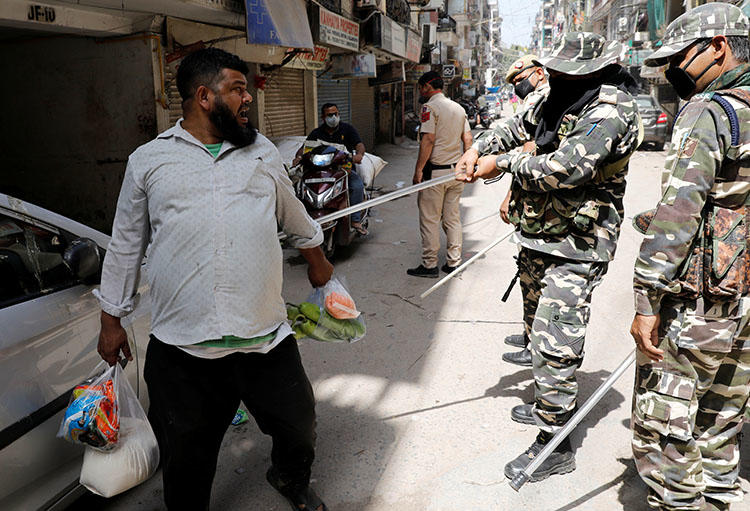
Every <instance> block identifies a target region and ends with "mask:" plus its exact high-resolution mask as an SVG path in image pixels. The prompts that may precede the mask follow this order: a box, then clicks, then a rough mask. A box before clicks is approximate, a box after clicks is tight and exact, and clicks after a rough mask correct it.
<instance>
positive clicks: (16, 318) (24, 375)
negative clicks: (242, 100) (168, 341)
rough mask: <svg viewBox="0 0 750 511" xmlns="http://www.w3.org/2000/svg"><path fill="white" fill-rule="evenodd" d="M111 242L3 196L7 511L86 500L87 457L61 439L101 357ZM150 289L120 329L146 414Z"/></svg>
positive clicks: (0, 426)
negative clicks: (102, 290)
mask: <svg viewBox="0 0 750 511" xmlns="http://www.w3.org/2000/svg"><path fill="white" fill-rule="evenodd" d="M108 243H109V236H107V235H105V234H103V233H101V232H98V231H96V230H94V229H91V228H89V227H86V226H85V225H81V224H79V223H78V222H75V221H73V220H70V219H68V218H65V217H63V216H60V215H57V214H55V213H52V212H50V211H47V210H45V209H42V208H39V207H37V206H34V205H32V204H29V203H26V202H23V201H20V200H18V199H14V198H12V197H9V196H7V195H4V194H0V509H2V510H4V511H9V510H15V509H19V510H20V509H22V510H33V509H62V508H64V507H65V506H67V505H68V504H70V503H71V502H72V501H73V500H75V499H76V498H78V497H79V496H81V495H82V494H83V493H84V492H85V489H84V488H83V487H82V486H80V485H79V484H78V477H79V475H80V470H81V461H82V455H83V447H82V446H79V445H73V444H71V443H68V442H66V441H64V440H62V439H60V438H57V437H56V434H57V430H58V428H59V426H60V421H61V419H62V415H63V411H64V409H65V408H66V407H67V405H68V400H69V398H70V394H71V390H72V389H73V387H75V386H76V385H77V384H78V383H80V382H81V381H83V380H84V379H86V378H87V377H88V376H89V375H90V374H91V372H92V371H93V370H94V368H95V367H96V365H97V364H98V363H99V362H100V361H101V358H100V357H99V355H98V354H97V352H96V344H97V340H98V336H99V316H100V308H99V304H98V301H97V300H96V298H95V297H94V296H93V294H92V291H93V289H94V288H95V286H96V285H98V283H99V275H100V271H101V261H102V259H103V256H104V253H105V250H106V247H107V244H108ZM146 293H147V288H146V286H142V287H141V288H140V289H139V294H140V295H141V296H140V300H139V301H138V306H137V307H136V310H135V311H134V312H133V313H132V314H131V315H129V316H128V317H127V318H125V319H124V320H123V326H124V327H125V330H126V331H127V332H128V337H129V339H130V342H131V349H132V352H133V358H134V360H133V362H131V363H129V364H128V365H127V367H126V369H125V374H126V375H127V376H128V379H129V380H130V383H131V385H132V386H133V389H134V390H136V392H137V393H138V397H139V399H140V400H141V403H142V404H144V408H146V404H147V403H146V399H147V392H146V385H145V383H144V382H143V379H142V377H141V376H140V375H141V374H142V371H143V362H144V360H145V356H146V345H147V342H148V334H149V326H150V325H149V324H150V314H149V310H150V307H149V303H148V296H147V294H146Z"/></svg>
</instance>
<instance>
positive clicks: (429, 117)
mask: <svg viewBox="0 0 750 511" xmlns="http://www.w3.org/2000/svg"><path fill="white" fill-rule="evenodd" d="M421 120H422V126H421V128H420V132H421V133H434V134H435V145H434V147H433V148H432V154H430V159H429V162H430V164H432V169H433V170H432V177H433V178H435V177H442V176H445V175H447V174H451V173H453V172H454V169H455V165H456V162H458V160H459V159H460V158H461V155H463V153H464V146H463V139H462V136H463V134H464V133H465V132H467V131H471V128H470V127H469V121H468V120H467V119H466V112H465V111H464V109H463V108H462V107H461V105H459V104H458V103H456V102H455V101H452V100H450V99H448V98H446V97H445V95H444V94H443V93H442V92H438V93H437V94H434V95H433V96H432V97H431V98H430V100H429V101H428V102H427V103H425V104H424V106H423V107H422V118H421ZM463 189H464V183H462V182H460V181H453V182H449V183H443V184H440V185H437V186H433V187H431V188H427V189H426V190H422V191H421V192H419V195H418V197H417V205H418V207H419V233H420V235H421V237H422V265H423V266H424V267H425V268H435V267H436V266H437V263H438V250H440V226H441V225H442V227H443V230H444V231H445V236H446V238H447V244H446V245H447V247H446V248H447V256H446V262H447V263H448V266H454V267H455V266H458V265H459V264H461V244H462V241H463V239H462V234H461V213H460V209H459V200H460V198H461V192H463Z"/></svg>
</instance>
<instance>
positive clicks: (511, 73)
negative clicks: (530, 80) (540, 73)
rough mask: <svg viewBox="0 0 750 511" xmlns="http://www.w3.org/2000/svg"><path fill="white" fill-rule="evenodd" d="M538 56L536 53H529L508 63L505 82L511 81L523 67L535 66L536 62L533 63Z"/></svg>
mask: <svg viewBox="0 0 750 511" xmlns="http://www.w3.org/2000/svg"><path fill="white" fill-rule="evenodd" d="M538 58H539V57H537V56H536V55H533V54H529V55H524V56H523V57H521V58H519V59H517V60H516V61H515V62H513V63H512V64H511V65H510V67H509V68H508V72H507V73H505V81H506V82H507V83H510V82H511V81H513V78H515V77H516V75H517V74H518V73H521V72H523V70H524V69H528V68H530V67H536V66H537V64H534V61H535V60H537V59H538Z"/></svg>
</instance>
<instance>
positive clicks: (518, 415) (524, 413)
mask: <svg viewBox="0 0 750 511" xmlns="http://www.w3.org/2000/svg"><path fill="white" fill-rule="evenodd" d="M533 410H534V403H527V404H525V405H518V406H514V407H513V408H512V409H511V410H510V418H511V419H513V420H514V421H515V422H520V423H521V424H535V422H536V421H534V413H533Z"/></svg>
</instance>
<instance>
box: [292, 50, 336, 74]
mask: <svg viewBox="0 0 750 511" xmlns="http://www.w3.org/2000/svg"><path fill="white" fill-rule="evenodd" d="M293 50H294V49H293V48H289V50H288V51H293ZM329 53H330V50H329V49H328V48H327V47H326V46H318V45H317V44H316V45H315V49H313V51H311V52H304V53H298V54H297V55H296V56H295V57H294V58H293V59H292V60H291V61H290V62H289V63H288V64H287V65H286V67H290V68H292V69H309V70H312V71H322V70H323V69H325V67H326V61H327V60H328V54H329Z"/></svg>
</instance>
